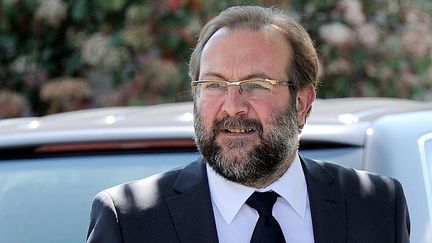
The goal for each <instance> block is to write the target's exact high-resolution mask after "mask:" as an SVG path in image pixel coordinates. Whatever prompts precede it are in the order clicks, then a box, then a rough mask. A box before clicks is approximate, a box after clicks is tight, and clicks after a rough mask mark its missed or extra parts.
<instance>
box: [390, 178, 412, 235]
mask: <svg viewBox="0 0 432 243" xmlns="http://www.w3.org/2000/svg"><path fill="white" fill-rule="evenodd" d="M394 181H395V186H396V188H395V189H396V220H395V221H396V229H395V231H396V234H397V235H396V242H397V243H409V242H410V240H409V236H410V227H411V226H410V218H409V212H408V207H407V203H406V199H405V195H404V192H403V189H402V185H401V184H400V182H399V181H397V180H394Z"/></svg>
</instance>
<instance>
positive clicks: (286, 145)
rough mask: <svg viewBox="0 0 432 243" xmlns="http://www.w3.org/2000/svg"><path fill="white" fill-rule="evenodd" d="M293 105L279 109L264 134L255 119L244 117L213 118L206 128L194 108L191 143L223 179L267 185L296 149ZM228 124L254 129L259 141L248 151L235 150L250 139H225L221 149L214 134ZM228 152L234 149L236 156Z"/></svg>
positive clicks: (296, 131) (247, 183) (295, 124)
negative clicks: (210, 126) (283, 109)
mask: <svg viewBox="0 0 432 243" xmlns="http://www.w3.org/2000/svg"><path fill="white" fill-rule="evenodd" d="M294 107H295V106H294V105H291V107H290V108H288V109H287V110H286V111H283V112H280V113H279V114H278V115H277V116H276V117H275V118H274V120H273V124H272V126H271V128H272V129H271V130H270V131H269V133H268V134H267V135H265V136H264V135H263V127H262V124H261V123H260V122H259V121H257V120H253V119H246V118H244V117H239V118H224V119H221V120H216V121H215V122H214V124H213V128H212V129H206V127H204V125H203V121H202V117H201V116H200V114H199V112H198V111H197V109H196V108H195V107H194V118H195V124H194V126H195V143H196V145H197V146H198V149H199V150H200V151H201V153H202V154H203V156H204V158H205V160H206V162H207V163H208V164H209V165H210V166H211V167H212V168H213V170H214V171H216V173H218V174H219V175H221V176H223V177H224V178H226V179H228V180H230V181H233V182H237V183H240V184H243V185H247V186H251V185H263V184H267V183H268V182H272V181H274V180H276V179H277V178H274V177H275V175H276V174H277V172H278V171H280V170H281V169H282V168H285V170H286V169H287V168H288V167H289V165H290V163H291V161H290V159H292V157H293V156H294V153H295V152H296V151H297V148H298V134H299V128H298V126H297V122H296V120H297V114H296V112H295V108H294ZM230 126H232V127H248V128H251V127H252V128H253V129H254V130H255V131H257V132H258V135H259V138H260V143H259V144H256V145H254V146H253V148H252V149H251V150H250V151H246V150H243V151H244V152H243V153H239V152H238V151H239V150H242V149H243V148H246V147H248V146H250V145H249V144H250V141H248V140H241V139H229V140H226V141H224V144H223V148H222V146H220V145H218V144H216V136H217V134H218V133H219V132H220V131H221V129H223V128H224V127H230ZM231 151H236V153H235V154H237V156H234V155H233V154H234V153H233V152H231ZM287 163H288V164H287ZM283 172H285V171H283Z"/></svg>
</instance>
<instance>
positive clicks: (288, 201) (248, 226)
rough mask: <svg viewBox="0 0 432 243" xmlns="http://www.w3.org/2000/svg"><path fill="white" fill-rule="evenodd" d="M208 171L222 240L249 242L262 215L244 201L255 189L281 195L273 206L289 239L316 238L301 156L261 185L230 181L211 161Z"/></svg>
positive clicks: (307, 242) (306, 241)
mask: <svg viewBox="0 0 432 243" xmlns="http://www.w3.org/2000/svg"><path fill="white" fill-rule="evenodd" d="M207 174H208V180H209V186H210V194H211V199H212V204H213V212H214V216H215V221H216V228H217V234H218V238H219V242H221V243H233V242H235V243H243V242H244V243H249V242H250V239H251V237H252V233H253V230H254V228H255V224H256V222H257V221H258V217H259V215H258V213H257V212H256V210H255V209H253V208H251V207H249V206H248V205H247V204H245V202H246V200H247V199H248V198H249V196H250V195H252V193H253V192H254V191H260V192H264V191H271V190H272V191H275V192H277V193H278V194H279V195H280V196H281V197H279V198H278V199H277V201H276V203H275V205H274V207H273V216H274V217H275V218H276V220H277V221H278V222H279V224H280V226H281V228H282V231H283V234H284V236H285V240H286V242H295V243H313V242H314V238H313V229H312V219H311V212H310V205H309V196H308V193H307V186H306V179H305V176H304V173H303V169H302V166H301V164H300V159H299V157H298V156H296V157H295V159H294V161H293V163H292V164H291V166H290V167H289V169H288V170H287V171H286V172H285V174H284V175H282V177H281V178H279V179H278V180H277V181H275V182H273V183H272V184H271V185H269V186H268V187H266V188H261V189H256V188H252V187H247V186H244V185H241V184H238V183H234V182H232V181H228V180H226V179H225V178H223V177H222V176H220V175H218V174H217V173H216V172H215V171H214V170H213V169H212V168H211V167H210V166H209V165H208V164H207Z"/></svg>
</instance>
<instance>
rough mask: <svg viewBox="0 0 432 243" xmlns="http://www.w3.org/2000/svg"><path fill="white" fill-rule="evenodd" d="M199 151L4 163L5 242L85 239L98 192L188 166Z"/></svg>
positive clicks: (0, 212)
mask: <svg viewBox="0 0 432 243" xmlns="http://www.w3.org/2000/svg"><path fill="white" fill-rule="evenodd" d="M197 156H198V154H197V152H172V153H142V154H121V155H120V154H117V155H116V154H110V155H98V156H95V155H91V156H89V155H87V156H72V157H53V158H33V159H20V160H1V161H0V239H1V240H0V241H1V242H8V243H18V242H19V243H30V242H31V243H33V242H44V243H58V242H62V243H68V242H71V243H72V242H73V243H75V242H84V241H85V237H86V233H87V226H88V224H89V213H90V206H91V202H92V200H93V197H94V196H95V194H96V193H97V192H99V191H101V190H103V189H105V188H108V187H111V186H114V185H116V184H119V183H123V182H127V181H131V180H136V179H140V178H144V177H147V176H149V175H152V174H156V173H159V172H163V171H167V170H170V169H172V168H175V167H179V166H182V165H184V164H187V163H189V162H191V161H193V160H194V159H196V158H197Z"/></svg>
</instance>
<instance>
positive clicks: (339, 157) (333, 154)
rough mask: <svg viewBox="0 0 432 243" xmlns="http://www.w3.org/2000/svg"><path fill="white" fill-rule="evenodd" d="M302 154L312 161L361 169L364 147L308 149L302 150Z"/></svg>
mask: <svg viewBox="0 0 432 243" xmlns="http://www.w3.org/2000/svg"><path fill="white" fill-rule="evenodd" d="M300 153H301V154H302V155H303V156H305V157H307V158H311V159H317V160H322V161H327V162H331V163H336V164H340V165H343V166H348V167H352V168H356V169H361V166H362V165H361V162H362V156H363V148H362V147H349V146H348V147H340V148H326V147H323V148H320V147H315V148H307V149H301V150H300Z"/></svg>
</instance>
